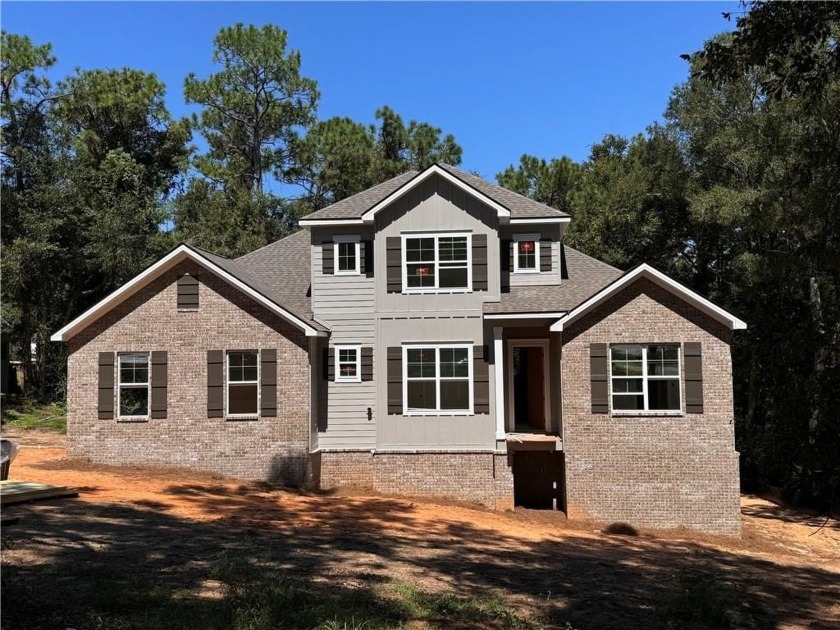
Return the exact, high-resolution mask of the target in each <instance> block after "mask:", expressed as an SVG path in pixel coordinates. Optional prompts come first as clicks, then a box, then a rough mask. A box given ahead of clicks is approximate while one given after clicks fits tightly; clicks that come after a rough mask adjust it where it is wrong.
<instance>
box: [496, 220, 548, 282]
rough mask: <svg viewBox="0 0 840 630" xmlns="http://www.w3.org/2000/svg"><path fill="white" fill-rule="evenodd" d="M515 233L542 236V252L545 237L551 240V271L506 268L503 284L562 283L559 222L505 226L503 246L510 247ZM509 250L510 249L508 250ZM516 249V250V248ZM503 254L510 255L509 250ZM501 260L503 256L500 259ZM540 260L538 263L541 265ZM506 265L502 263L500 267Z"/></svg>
mask: <svg viewBox="0 0 840 630" xmlns="http://www.w3.org/2000/svg"><path fill="white" fill-rule="evenodd" d="M514 234H533V235H535V236H536V235H538V236H539V237H540V252H541V253H542V248H543V247H545V245H546V240H545V239H550V240H551V271H541V272H540V273H513V266H512V265H511V268H510V271H507V270H506V269H505V270H503V271H501V282H502V286H510V287H527V286H545V285H552V284H560V226H559V225H557V224H551V223H549V224H546V225H539V224H533V225H510V226H504V227H502V228H501V230H500V236H499V239H500V243H501V247H503V248H508V247H509V245H508V243H509V242H510V241H512V240H513V235H514ZM508 251H509V250H508ZM514 251H515V250H514ZM502 255H505V256H508V255H509V254H508V253H507V252H502ZM498 260H499V261H500V262H501V258H499V259H498ZM539 262H540V261H539V260H538V261H537V264H538V265H539ZM502 267H504V265H501V264H500V269H501V268H502Z"/></svg>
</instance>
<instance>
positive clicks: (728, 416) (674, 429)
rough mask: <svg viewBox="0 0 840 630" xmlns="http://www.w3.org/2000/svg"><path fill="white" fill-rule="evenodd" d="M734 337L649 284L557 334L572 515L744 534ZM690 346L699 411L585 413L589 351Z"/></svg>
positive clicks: (643, 282) (630, 290) (642, 282)
mask: <svg viewBox="0 0 840 630" xmlns="http://www.w3.org/2000/svg"><path fill="white" fill-rule="evenodd" d="M730 334H731V333H730V331H729V330H728V329H726V328H725V327H724V326H723V325H721V324H718V323H717V322H715V321H714V320H712V319H710V318H709V317H707V316H705V315H703V314H702V313H700V312H699V311H697V310H696V309H694V308H693V307H691V306H690V305H689V304H687V303H686V302H683V301H682V300H679V299H677V298H676V297H674V296H673V295H672V294H670V293H668V292H667V291H665V290H663V289H661V288H660V287H658V286H657V285H655V284H654V283H652V282H650V281H648V280H646V279H642V280H639V281H637V282H635V283H634V284H633V285H631V286H630V287H628V288H627V289H625V290H624V291H622V292H621V293H620V294H619V295H617V296H615V297H613V298H612V299H610V300H609V301H608V302H606V303H605V304H603V305H601V306H600V307H598V308H596V309H595V310H593V311H592V312H591V313H589V314H587V315H586V316H584V317H583V318H581V319H580V320H579V321H577V322H575V323H574V324H572V325H571V326H570V327H568V328H567V330H566V331H564V332H563V355H562V374H563V379H562V388H563V391H562V395H563V431H564V450H565V452H566V480H567V481H566V491H567V501H568V512H569V516H570V517H573V518H574V517H588V518H595V519H599V520H605V521H624V522H629V523H631V524H636V525H641V526H649V527H660V528H665V527H680V526H684V527H689V528H692V529H698V530H703V531H708V532H717V533H726V534H737V533H739V532H740V523H741V520H740V507H739V480H738V453H737V452H736V451H735V439H734V418H733V407H732V365H731V358H730V348H729V339H730ZM690 341H696V342H700V343H701V344H702V355H703V356H702V361H703V396H704V413H702V414H686V415H683V416H679V417H671V416H666V417H655V416H648V417H638V416H631V417H616V416H612V415H610V414H592V413H591V399H590V383H589V377H590V374H589V344H590V343H597V342H601V343H608V344H611V343H658V342H661V343H674V342H679V343H685V342H690ZM682 399H683V401H684V400H685V397H684V395H683V398H682Z"/></svg>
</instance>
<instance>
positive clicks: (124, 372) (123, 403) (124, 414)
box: [117, 352, 149, 418]
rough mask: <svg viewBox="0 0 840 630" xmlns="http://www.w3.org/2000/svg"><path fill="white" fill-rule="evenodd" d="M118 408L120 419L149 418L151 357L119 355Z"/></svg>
mask: <svg viewBox="0 0 840 630" xmlns="http://www.w3.org/2000/svg"><path fill="white" fill-rule="evenodd" d="M117 408H118V409H119V417H120V418H148V417H149V355H148V353H145V352H135V353H132V354H121V355H119V388H118V389H117Z"/></svg>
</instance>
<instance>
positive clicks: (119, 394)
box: [117, 352, 152, 420]
mask: <svg viewBox="0 0 840 630" xmlns="http://www.w3.org/2000/svg"><path fill="white" fill-rule="evenodd" d="M138 357H143V358H145V359H146V381H145V382H137V381H132V382H131V383H123V382H122V367H123V361H125V362H126V363H128V360H129V359H132V362H133V361H134V360H136V359H137V358H138ZM151 380H152V362H151V361H150V360H149V353H148V352H126V353H125V354H118V355H117V418H120V419H125V420H137V419H145V418H148V417H149V413H151V404H152V400H151V398H152V387H151ZM141 388H145V389H146V410H147V411H148V412H149V413H146V414H142V415H134V416H129V415H123V414H122V401H121V398H122V390H123V389H141Z"/></svg>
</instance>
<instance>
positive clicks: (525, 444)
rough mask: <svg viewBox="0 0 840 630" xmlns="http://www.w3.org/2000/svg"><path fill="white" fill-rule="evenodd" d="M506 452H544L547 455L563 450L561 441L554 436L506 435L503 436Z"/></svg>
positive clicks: (535, 434)
mask: <svg viewBox="0 0 840 630" xmlns="http://www.w3.org/2000/svg"><path fill="white" fill-rule="evenodd" d="M505 440H506V442H507V450H508V452H511V451H545V452H549V453H555V452H560V451H562V450H563V440H562V439H560V438H559V437H557V436H556V435H545V434H542V433H508V434H506V436H505Z"/></svg>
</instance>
